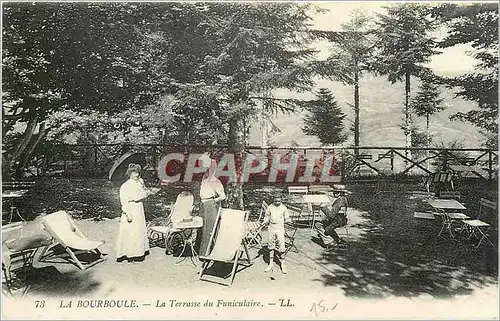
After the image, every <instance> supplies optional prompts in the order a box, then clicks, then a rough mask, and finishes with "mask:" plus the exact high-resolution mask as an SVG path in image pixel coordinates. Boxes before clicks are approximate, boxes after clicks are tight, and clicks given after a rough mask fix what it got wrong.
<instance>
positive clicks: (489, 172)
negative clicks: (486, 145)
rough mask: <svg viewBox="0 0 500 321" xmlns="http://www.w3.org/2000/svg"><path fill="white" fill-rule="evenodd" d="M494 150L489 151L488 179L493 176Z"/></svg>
mask: <svg viewBox="0 0 500 321" xmlns="http://www.w3.org/2000/svg"><path fill="white" fill-rule="evenodd" d="M492 173H493V152H492V151H491V150H490V151H489V152H488V180H489V181H491V180H492V178H493V175H492Z"/></svg>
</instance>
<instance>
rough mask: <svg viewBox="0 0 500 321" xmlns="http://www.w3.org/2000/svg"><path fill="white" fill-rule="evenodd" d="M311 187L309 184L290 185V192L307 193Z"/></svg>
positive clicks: (291, 193)
mask: <svg viewBox="0 0 500 321" xmlns="http://www.w3.org/2000/svg"><path fill="white" fill-rule="evenodd" d="M308 192H309V188H308V187H307V186H288V194H290V195H293V194H307V193H308Z"/></svg>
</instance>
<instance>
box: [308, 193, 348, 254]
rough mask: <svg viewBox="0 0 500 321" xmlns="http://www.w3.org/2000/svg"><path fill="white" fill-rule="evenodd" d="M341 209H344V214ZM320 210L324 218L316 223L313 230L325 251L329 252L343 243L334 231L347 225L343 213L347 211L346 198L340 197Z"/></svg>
mask: <svg viewBox="0 0 500 321" xmlns="http://www.w3.org/2000/svg"><path fill="white" fill-rule="evenodd" d="M342 209H344V212H343V211H341V210H342ZM322 210H323V212H324V213H325V216H326V218H325V219H324V220H323V221H322V222H317V223H316V224H315V228H316V231H317V232H318V235H319V236H320V237H321V239H322V240H323V243H324V244H325V247H326V249H327V250H331V249H333V248H334V247H336V246H337V245H339V244H340V243H343V242H345V241H344V240H342V239H341V238H340V237H339V235H338V234H337V232H336V231H335V229H336V228H339V227H342V226H345V225H346V224H347V216H346V213H345V211H347V198H346V197H345V196H341V197H339V198H337V199H336V200H335V201H334V202H333V204H332V205H331V206H329V207H323V208H322Z"/></svg>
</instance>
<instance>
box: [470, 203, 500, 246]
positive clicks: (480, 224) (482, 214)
mask: <svg viewBox="0 0 500 321" xmlns="http://www.w3.org/2000/svg"><path fill="white" fill-rule="evenodd" d="M485 209H489V210H490V211H492V212H493V213H497V204H496V203H495V202H493V201H490V200H487V199H485V198H481V200H480V201H479V213H478V215H477V217H476V219H473V220H463V221H462V222H463V223H464V224H465V226H466V227H467V230H468V232H469V236H468V237H467V240H469V239H471V238H472V237H473V236H475V237H476V238H479V241H478V243H477V244H476V248H479V246H481V243H483V242H488V243H489V244H490V245H493V242H492V241H491V239H490V238H489V236H488V232H489V230H490V229H491V226H492V225H491V224H490V223H491V222H490V223H487V222H485V221H489V219H488V212H487V211H485Z"/></svg>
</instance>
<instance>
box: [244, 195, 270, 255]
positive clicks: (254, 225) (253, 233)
mask: <svg viewBox="0 0 500 321" xmlns="http://www.w3.org/2000/svg"><path fill="white" fill-rule="evenodd" d="M268 206H269V205H268V204H267V203H266V201H262V205H261V207H260V210H259V217H258V218H257V220H255V221H247V224H246V235H245V239H246V240H247V246H248V248H252V247H256V246H262V238H263V237H262V229H263V228H264V215H265V214H266V211H267V207H268Z"/></svg>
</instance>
